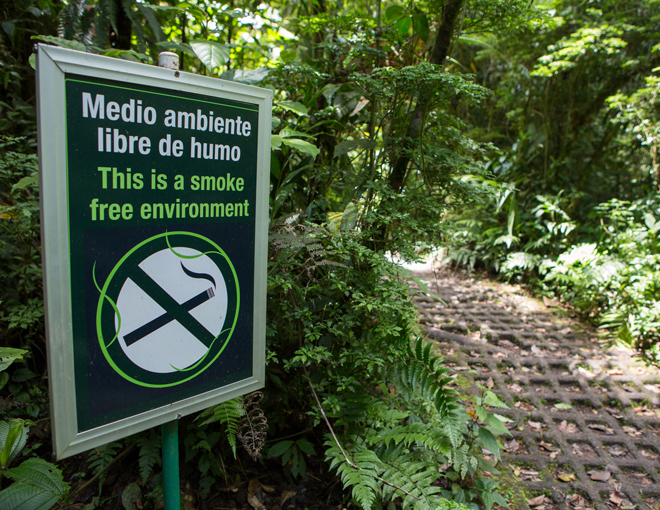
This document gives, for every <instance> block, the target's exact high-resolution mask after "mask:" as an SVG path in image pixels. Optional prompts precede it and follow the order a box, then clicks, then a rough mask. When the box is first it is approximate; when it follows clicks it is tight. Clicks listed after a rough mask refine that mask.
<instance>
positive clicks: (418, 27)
mask: <svg viewBox="0 0 660 510" xmlns="http://www.w3.org/2000/svg"><path fill="white" fill-rule="evenodd" d="M412 19H413V29H414V30H415V33H416V34H417V35H418V36H419V38H420V39H421V40H422V41H424V42H426V41H428V40H429V19H428V18H427V17H426V14H413V18H412Z"/></svg>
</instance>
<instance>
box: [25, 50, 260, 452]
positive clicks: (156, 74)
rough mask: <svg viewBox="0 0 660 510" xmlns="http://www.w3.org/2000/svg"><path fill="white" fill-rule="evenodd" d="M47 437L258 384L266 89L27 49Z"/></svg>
mask: <svg viewBox="0 0 660 510" xmlns="http://www.w3.org/2000/svg"><path fill="white" fill-rule="evenodd" d="M37 62H38V66H37V69H38V74H37V79H38V89H39V96H38V97H39V105H38V111H39V147H40V164H41V190H42V225H43V253H44V273H45V276H44V280H45V289H46V318H47V333H48V345H49V373H50V384H51V399H52V403H51V408H52V414H53V425H54V439H55V440H54V443H55V448H56V453H57V455H58V457H66V456H69V455H73V454H75V453H78V452H80V451H84V450H87V449H89V448H92V447H94V446H97V445H99V444H104V443H106V442H108V441H111V440H113V439H116V438H119V437H123V436H125V435H128V434H132V433H135V432H137V431H139V430H143V429H146V428H148V427H153V426H155V425H159V424H162V423H165V422H167V421H171V420H172V419H176V418H177V417H180V416H182V415H185V414H188V413H191V412H194V411H198V410H200V409H204V408H205V407H208V406H210V405H214V404H217V403H219V402H222V401H224V400H227V399H229V398H233V397H234V396H237V395H240V394H244V393H247V392H249V391H253V390H255V389H257V388H259V387H261V386H263V380H264V349H265V348H264V345H265V344H264V337H265V290H266V289H265V274H266V273H265V265H266V241H267V222H268V220H267V204H268V202H267V200H268V171H267V169H268V168H269V146H270V143H269V141H270V110H271V92H270V91H268V90H264V89H260V88H257V87H252V86H247V85H241V84H238V83H233V82H227V81H222V80H218V79H212V78H207V77H202V76H197V75H191V74H187V73H180V72H178V71H173V70H169V69H163V68H158V67H154V66H147V65H143V64H136V63H132V62H125V61H121V60H117V59H110V58H105V57H99V56H95V55H90V54H85V53H81V52H74V51H70V50H64V49H61V48H55V47H51V46H44V45H40V46H39V52H38V59H37Z"/></svg>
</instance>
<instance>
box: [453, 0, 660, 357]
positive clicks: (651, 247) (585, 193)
mask: <svg viewBox="0 0 660 510" xmlns="http://www.w3.org/2000/svg"><path fill="white" fill-rule="evenodd" d="M544 7H545V9H546V10H545V12H546V14H547V18H546V20H545V21H544V22H543V23H539V24H537V25H536V26H535V27H534V29H533V30H528V31H524V32H521V33H518V34H517V35H518V36H517V37H515V38H514V37H510V36H508V35H506V36H500V37H498V38H497V39H496V38H494V37H482V38H480V39H479V40H474V41H472V42H473V44H472V45H471V46H467V47H466V48H465V49H464V50H463V53H462V55H463V58H464V59H467V60H469V61H470V62H471V64H470V65H474V67H475V68H476V69H477V71H478V72H477V82H479V83H480V84H481V85H483V86H485V87H488V88H489V89H491V90H493V91H494V93H493V95H491V96H490V101H489V104H487V105H486V103H482V107H481V108H477V109H473V110H472V111H471V112H470V116H471V118H473V119H474V117H478V119H479V120H474V123H475V125H476V126H478V127H477V128H476V130H475V132H474V134H475V136H477V138H478V139H481V140H488V141H490V142H492V143H493V144H494V145H496V146H497V147H498V151H496V152H494V153H491V154H490V155H489V162H488V168H489V170H490V171H491V173H492V179H493V180H488V179H486V180H484V179H480V180H479V183H480V185H481V186H484V187H486V188H491V189H493V187H494V186H495V181H496V182H497V186H504V187H503V188H502V189H500V191H498V193H497V195H496V196H495V197H493V199H492V201H491V203H490V204H489V205H487V206H485V207H481V208H477V209H472V210H469V211H468V210H465V209H464V210H463V212H462V213H460V214H459V215H458V216H455V217H454V221H453V222H452V225H453V233H452V235H451V236H450V237H451V241H452V246H453V248H452V249H451V250H450V258H452V259H453V260H455V261H457V262H459V263H460V264H466V265H468V266H471V267H474V266H475V265H485V266H486V267H488V268H491V269H493V270H495V271H498V272H499V273H500V274H502V275H503V276H505V277H506V278H510V279H516V280H519V281H525V282H528V283H530V284H531V285H532V286H533V287H534V288H535V289H536V290H537V291H539V292H541V293H543V294H544V295H547V296H550V297H559V298H561V299H562V300H563V301H564V302H565V303H566V304H567V305H568V306H569V307H571V308H572V309H573V310H575V311H576V312H577V313H579V314H580V315H582V316H584V317H586V318H589V319H590V320H592V321H593V322H594V323H596V324H598V325H600V326H601V328H603V330H604V331H605V332H609V333H610V338H616V339H619V340H621V341H623V342H625V343H626V344H627V345H630V346H634V347H636V348H637V349H639V351H640V353H641V354H642V355H643V357H644V358H645V359H646V360H647V361H648V362H650V363H653V364H656V365H658V364H659V363H660V357H658V347H657V345H658V342H660V329H659V328H658V326H659V325H660V302H659V301H658V267H659V266H658V256H659V255H660V253H659V252H658V242H657V232H658V229H657V228H656V224H657V223H656V222H657V221H658V219H660V209H659V208H658V205H659V202H658V200H659V190H660V166H659V160H658V126H659V124H658V122H659V117H658V114H659V113H660V110H659V109H658V108H659V106H658V104H659V103H658V101H657V98H658V90H659V89H658V85H659V83H658V77H657V72H658V71H659V70H660V67H659V66H660V51H659V50H660V32H659V28H660V25H659V22H660V18H659V15H658V3H657V2H656V1H646V0H643V1H634V2H626V4H625V6H624V5H623V4H621V3H618V2H610V1H607V0H600V1H590V2H583V3H579V4H578V3H576V2H571V1H552V2H545V3H544ZM459 60H460V59H459ZM483 106H486V107H485V108H484V107H483Z"/></svg>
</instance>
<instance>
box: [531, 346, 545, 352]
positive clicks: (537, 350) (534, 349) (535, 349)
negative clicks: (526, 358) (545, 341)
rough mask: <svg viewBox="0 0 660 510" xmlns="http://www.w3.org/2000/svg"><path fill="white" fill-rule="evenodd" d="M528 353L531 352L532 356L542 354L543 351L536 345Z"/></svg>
mask: <svg viewBox="0 0 660 510" xmlns="http://www.w3.org/2000/svg"><path fill="white" fill-rule="evenodd" d="M530 351H532V352H533V353H534V354H541V353H542V352H543V350H542V349H539V348H538V347H537V346H536V345H532V347H531V349H530Z"/></svg>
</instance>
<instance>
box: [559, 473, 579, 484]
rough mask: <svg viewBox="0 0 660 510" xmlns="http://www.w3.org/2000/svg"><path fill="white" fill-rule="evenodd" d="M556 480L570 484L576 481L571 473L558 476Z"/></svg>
mask: <svg viewBox="0 0 660 510" xmlns="http://www.w3.org/2000/svg"><path fill="white" fill-rule="evenodd" d="M558 478H559V479H560V480H561V481H562V482H572V481H573V480H576V478H575V475H574V474H573V473H568V474H566V475H559V476H558Z"/></svg>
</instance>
